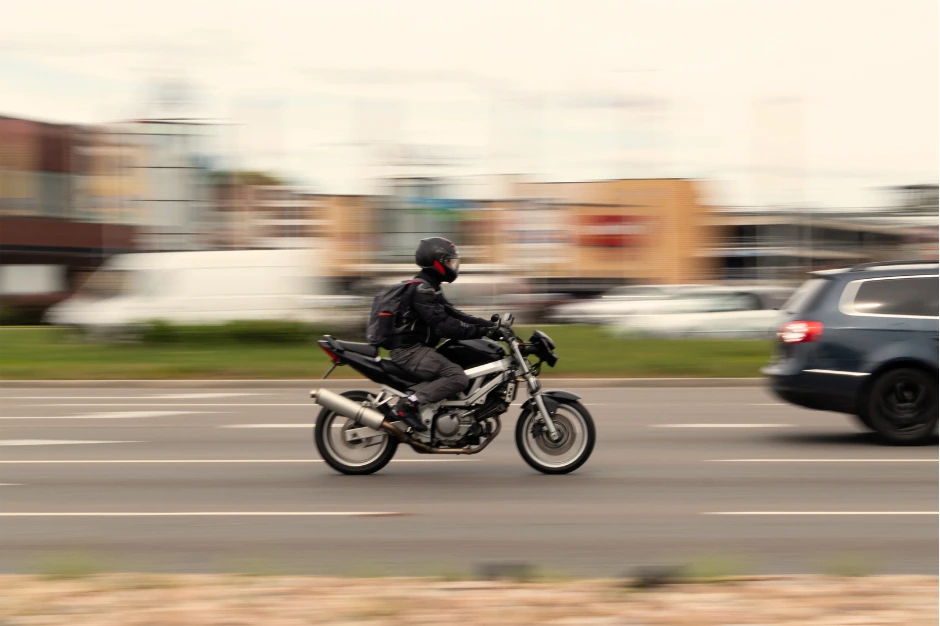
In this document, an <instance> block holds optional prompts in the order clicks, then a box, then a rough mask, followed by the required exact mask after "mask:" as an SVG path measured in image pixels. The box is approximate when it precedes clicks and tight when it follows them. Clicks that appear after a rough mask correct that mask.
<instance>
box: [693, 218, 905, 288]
mask: <svg viewBox="0 0 940 626" xmlns="http://www.w3.org/2000/svg"><path fill="white" fill-rule="evenodd" d="M882 217H885V216H881V217H879V216H878V215H872V214H871V212H869V213H867V214H861V215H860V214H858V213H853V212H847V211H841V212H838V211H816V212H811V211H807V210H801V211H793V210H773V209H768V208H763V209H723V210H720V211H716V212H715V214H714V216H713V217H712V218H711V221H712V224H713V225H714V227H715V230H716V232H718V233H719V237H718V239H717V240H716V242H715V246H714V247H713V248H711V249H710V250H708V251H707V253H706V254H708V255H709V256H711V257H712V258H714V259H716V260H717V261H718V265H719V276H718V277H719V278H720V279H722V280H725V281H735V280H743V281H749V282H753V281H770V282H789V281H800V280H803V278H804V277H805V274H806V272H807V271H811V270H816V269H827V268H834V267H844V266H846V265H854V264H857V263H864V262H868V261H887V260H893V259H902V258H907V257H912V256H914V257H916V256H919V255H918V254H911V251H910V250H908V249H906V248H907V246H906V242H907V241H909V240H910V239H911V237H910V234H909V233H907V231H906V229H905V228H904V227H903V224H899V223H896V222H895V220H882V219H881V218H882Z"/></svg>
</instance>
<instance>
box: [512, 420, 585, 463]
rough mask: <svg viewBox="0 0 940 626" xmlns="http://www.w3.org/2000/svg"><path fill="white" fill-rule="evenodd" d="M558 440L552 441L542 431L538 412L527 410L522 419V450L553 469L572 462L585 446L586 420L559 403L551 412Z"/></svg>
mask: <svg viewBox="0 0 940 626" xmlns="http://www.w3.org/2000/svg"><path fill="white" fill-rule="evenodd" d="M552 421H553V422H554V424H555V428H556V429H557V430H558V434H559V435H561V437H560V438H559V440H558V441H552V440H551V438H550V437H549V434H548V432H547V431H544V421H543V420H542V417H541V415H539V414H538V413H530V414H529V417H528V418H527V419H526V423H525V428H524V433H525V434H524V436H523V441H522V443H523V446H524V447H525V450H526V453H527V454H528V455H529V456H530V457H531V458H533V459H535V460H536V461H537V462H538V463H540V464H541V465H544V466H546V467H551V468H553V469H557V468H562V467H565V466H568V465H571V464H572V463H574V462H576V461H577V460H578V459H579V458H581V455H582V454H584V450H585V449H586V448H587V445H588V439H587V422H586V421H585V420H584V417H583V416H582V415H581V413H580V412H578V411H577V410H576V409H574V408H572V407H570V406H568V405H565V404H562V405H559V406H558V409H557V410H556V411H555V413H554V414H553V415H552Z"/></svg>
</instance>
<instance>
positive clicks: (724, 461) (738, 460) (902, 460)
mask: <svg viewBox="0 0 940 626" xmlns="http://www.w3.org/2000/svg"><path fill="white" fill-rule="evenodd" d="M937 461H938V459H706V461H705V462H706V463H936V462H937Z"/></svg>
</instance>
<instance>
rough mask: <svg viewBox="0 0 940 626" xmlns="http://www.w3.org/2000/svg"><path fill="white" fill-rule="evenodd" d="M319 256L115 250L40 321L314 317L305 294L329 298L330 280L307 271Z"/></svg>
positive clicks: (84, 324) (103, 327)
mask: <svg viewBox="0 0 940 626" xmlns="http://www.w3.org/2000/svg"><path fill="white" fill-rule="evenodd" d="M322 259H323V251H322V250H320V249H316V248H309V249H284V250H212V251H188V252H147V253H134V254H118V255H115V256H113V257H111V258H110V259H108V260H107V261H106V262H105V263H104V264H103V265H102V266H101V267H100V268H98V269H97V270H96V271H95V272H94V273H93V274H92V275H91V276H90V277H89V278H88V280H87V281H85V283H84V284H82V285H81V287H79V289H78V290H77V292H76V293H75V294H74V295H73V296H72V297H70V298H68V299H66V300H64V301H63V302H61V303H59V304H57V305H56V306H54V307H52V308H51V309H49V311H48V312H47V313H46V316H45V321H46V322H47V323H50V324H57V325H65V326H75V327H81V328H85V329H87V330H94V331H101V332H105V331H107V330H108V329H121V328H124V327H127V326H130V325H133V324H137V323H142V322H147V321H150V320H155V319H160V320H164V321H167V322H173V323H178V324H216V323H222V322H229V321H235V320H277V321H318V320H316V319H314V318H313V317H312V309H311V308H310V306H311V303H310V298H311V297H312V296H317V297H319V298H321V299H328V298H329V296H328V295H327V294H326V290H327V289H328V283H327V281H326V280H325V279H323V278H318V277H315V276H310V275H309V274H310V268H311V267H317V266H318V265H320V264H322ZM318 294H319V295H318ZM331 304H332V303H331ZM327 308H329V307H326V308H321V311H322V310H326V309H327Z"/></svg>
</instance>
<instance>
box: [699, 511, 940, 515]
mask: <svg viewBox="0 0 940 626" xmlns="http://www.w3.org/2000/svg"><path fill="white" fill-rule="evenodd" d="M702 515H940V512H938V511H712V512H707V513H702Z"/></svg>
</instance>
